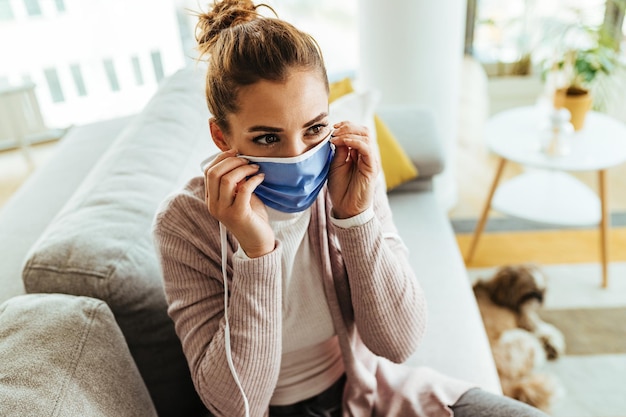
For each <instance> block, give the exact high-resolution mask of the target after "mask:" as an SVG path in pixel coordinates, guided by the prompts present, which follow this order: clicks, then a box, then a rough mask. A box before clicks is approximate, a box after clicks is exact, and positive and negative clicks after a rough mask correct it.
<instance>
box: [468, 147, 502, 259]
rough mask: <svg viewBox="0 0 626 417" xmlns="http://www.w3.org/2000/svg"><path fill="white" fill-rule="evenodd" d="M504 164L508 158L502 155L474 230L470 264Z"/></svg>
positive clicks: (470, 248) (469, 252)
mask: <svg viewBox="0 0 626 417" xmlns="http://www.w3.org/2000/svg"><path fill="white" fill-rule="evenodd" d="M504 165H506V159H504V158H502V157H501V158H500V161H499V162H498V168H497V170H496V175H495V176H494V178H493V182H492V183H491V189H490V190H489V194H488V195H487V201H485V206H484V207H483V211H482V213H481V215H480V220H479V221H478V225H477V226H476V230H474V236H473V237H472V242H471V244H470V247H469V251H468V252H467V256H466V258H465V263H466V264H469V263H470V262H471V261H472V258H474V252H476V247H477V246H478V240H479V239H480V235H481V234H482V232H483V229H484V228H485V223H486V222H487V217H488V216H489V210H490V209H491V200H492V199H493V195H494V193H495V192H496V188H498V183H499V182H500V177H501V176H502V171H503V170H504Z"/></svg>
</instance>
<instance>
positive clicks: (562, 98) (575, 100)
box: [554, 88, 593, 130]
mask: <svg viewBox="0 0 626 417" xmlns="http://www.w3.org/2000/svg"><path fill="white" fill-rule="evenodd" d="M592 101H593V98H592V96H591V93H590V92H589V91H587V90H576V92H575V94H567V89H565V88H560V89H558V90H556V92H555V93H554V108H556V109H560V108H566V109H567V110H569V112H570V113H571V115H572V118H571V119H570V122H572V125H573V126H574V130H580V129H582V128H583V126H584V125H585V116H587V112H588V111H589V110H591V103H592Z"/></svg>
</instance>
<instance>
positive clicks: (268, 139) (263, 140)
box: [253, 134, 280, 145]
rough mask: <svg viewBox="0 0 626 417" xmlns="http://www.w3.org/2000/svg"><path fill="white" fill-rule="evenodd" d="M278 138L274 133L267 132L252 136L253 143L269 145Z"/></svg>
mask: <svg viewBox="0 0 626 417" xmlns="http://www.w3.org/2000/svg"><path fill="white" fill-rule="evenodd" d="M279 140H280V139H278V136H276V135H274V134H267V135H262V136H257V137H256V138H254V140H253V141H254V143H258V144H260V145H271V144H273V143H276V142H278V141H279Z"/></svg>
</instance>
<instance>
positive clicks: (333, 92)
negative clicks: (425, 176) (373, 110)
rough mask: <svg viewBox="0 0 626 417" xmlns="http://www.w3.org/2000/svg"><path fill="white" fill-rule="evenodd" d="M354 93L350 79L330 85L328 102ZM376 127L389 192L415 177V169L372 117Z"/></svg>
mask: <svg viewBox="0 0 626 417" xmlns="http://www.w3.org/2000/svg"><path fill="white" fill-rule="evenodd" d="M353 91H354V87H353V86H352V81H351V80H350V78H344V79H342V80H341V81H337V82H335V83H331V84H330V94H329V97H328V100H329V102H333V101H334V100H336V99H338V98H339V97H341V96H343V95H346V94H349V93H351V92H353ZM374 125H375V127H376V140H377V142H378V148H379V150H380V162H381V166H382V169H383V173H384V174H385V182H386V183H387V190H391V189H393V188H395V187H397V186H399V185H401V184H403V183H405V182H407V181H410V180H412V179H414V178H416V177H417V175H418V172H417V168H416V167H415V165H413V163H412V162H411V159H410V158H409V157H408V155H407V154H406V152H404V149H402V146H400V144H399V143H398V140H397V139H396V138H395V136H394V135H393V133H392V132H391V130H389V127H387V125H386V124H385V123H384V122H383V120H382V119H381V118H380V117H378V116H376V115H374Z"/></svg>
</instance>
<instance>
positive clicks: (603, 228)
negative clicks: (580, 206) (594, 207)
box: [598, 169, 611, 288]
mask: <svg viewBox="0 0 626 417" xmlns="http://www.w3.org/2000/svg"><path fill="white" fill-rule="evenodd" d="M598 174H599V175H598V180H599V181H598V182H599V191H600V207H601V211H602V217H601V220H600V259H601V261H602V288H606V287H608V285H609V272H608V262H609V227H610V222H611V219H610V218H609V202H608V198H607V186H606V170H605V169H602V170H600V171H598Z"/></svg>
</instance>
